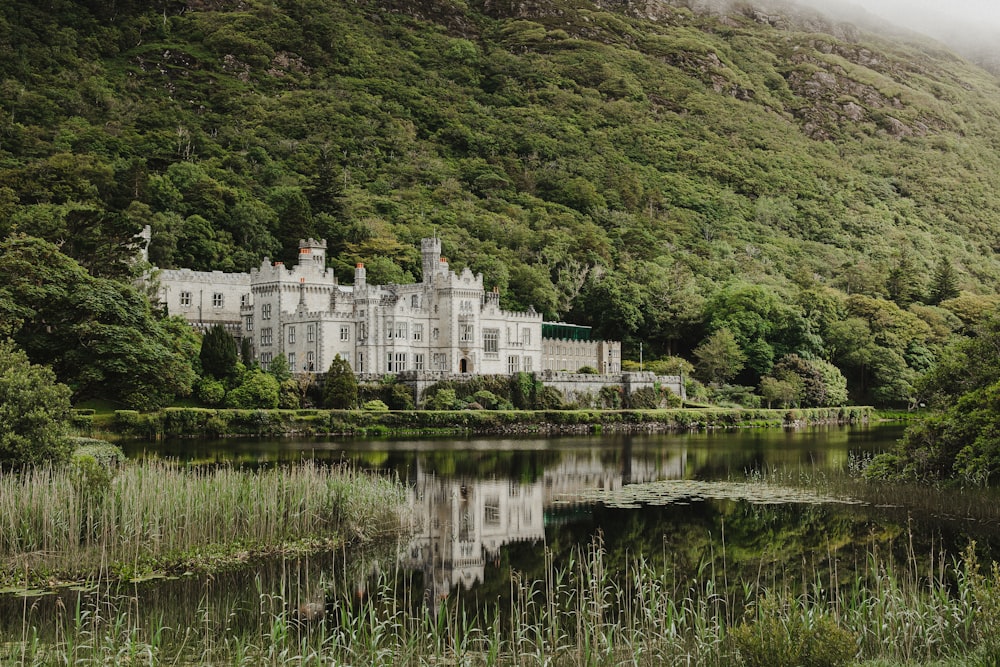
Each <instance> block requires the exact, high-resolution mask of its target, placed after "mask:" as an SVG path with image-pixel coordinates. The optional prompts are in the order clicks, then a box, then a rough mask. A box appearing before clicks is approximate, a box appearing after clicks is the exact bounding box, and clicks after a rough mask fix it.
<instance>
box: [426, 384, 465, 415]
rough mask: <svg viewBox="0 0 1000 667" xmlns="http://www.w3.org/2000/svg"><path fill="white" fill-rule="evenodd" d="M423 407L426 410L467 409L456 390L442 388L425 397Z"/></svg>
mask: <svg viewBox="0 0 1000 667" xmlns="http://www.w3.org/2000/svg"><path fill="white" fill-rule="evenodd" d="M423 407H424V409H425V410H459V409H461V408H463V407H465V402H464V401H463V400H461V399H460V398H458V396H457V395H456V394H455V390H454V389H452V388H449V387H442V388H440V389H438V390H437V391H435V392H434V393H432V394H430V395H427V396H425V398H424V405H423Z"/></svg>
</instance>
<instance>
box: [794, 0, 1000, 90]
mask: <svg viewBox="0 0 1000 667" xmlns="http://www.w3.org/2000/svg"><path fill="white" fill-rule="evenodd" d="M800 2H802V4H804V5H808V6H811V7H813V8H815V9H817V10H819V11H821V12H825V13H827V14H830V15H831V16H834V17H837V18H839V19H842V20H845V21H850V22H853V23H856V24H858V25H861V26H866V27H870V28H872V29H875V30H879V29H882V30H884V29H886V28H888V27H889V26H890V25H892V26H898V27H900V28H904V29H907V30H912V31H915V32H919V33H922V34H924V35H927V36H929V37H932V38H934V39H937V40H940V41H941V42H943V43H945V44H947V45H948V46H950V47H951V48H953V49H954V50H955V51H956V52H958V53H960V54H962V55H963V56H965V57H967V58H970V59H971V60H972V61H973V62H976V63H977V64H979V65H982V66H984V67H986V68H988V69H990V70H991V71H993V72H994V73H1000V69H998V67H1000V5H998V4H996V3H993V2H984V1H983V0H959V1H957V2H950V3H941V2H937V1H936V0H935V1H929V0H923V1H916V2H913V1H903V0H861V1H852V0H800Z"/></svg>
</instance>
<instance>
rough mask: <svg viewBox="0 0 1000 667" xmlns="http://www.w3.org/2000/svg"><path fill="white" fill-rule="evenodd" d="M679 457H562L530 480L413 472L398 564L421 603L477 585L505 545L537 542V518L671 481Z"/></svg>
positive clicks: (541, 529)
mask: <svg viewBox="0 0 1000 667" xmlns="http://www.w3.org/2000/svg"><path fill="white" fill-rule="evenodd" d="M686 460H687V455H686V452H684V451H683V450H681V451H680V452H678V453H675V454H674V455H672V456H670V457H667V458H660V457H658V458H656V459H640V458H635V457H633V456H631V452H628V450H627V449H626V453H625V455H624V456H623V457H622V459H621V460H620V461H618V462H617V464H616V465H615V466H610V465H609V464H608V463H607V462H606V461H602V460H601V457H600V456H599V454H598V453H597V452H594V451H593V450H590V451H586V452H580V453H579V454H577V455H574V454H569V455H565V456H564V457H563V460H562V461H561V462H560V463H559V464H557V465H554V466H551V467H547V468H546V470H545V471H544V473H543V474H542V476H541V478H540V479H538V480H536V481H533V482H527V483H526V482H520V481H516V480H508V479H489V480H486V479H472V478H464V479H462V478H445V477H440V476H437V475H435V474H433V473H428V472H425V471H423V470H421V468H420V465H419V464H418V466H417V470H416V471H415V473H414V474H412V475H411V477H410V486H409V490H408V499H407V500H408V503H409V508H410V510H411V513H410V517H409V521H410V524H411V525H410V527H411V529H412V540H411V541H410V543H409V545H408V546H407V547H406V548H405V549H404V550H403V552H402V553H401V556H400V564H401V565H402V566H403V567H404V568H406V569H409V570H421V571H423V574H424V582H425V591H424V595H425V597H426V599H427V602H428V603H433V601H436V600H440V599H443V598H445V597H447V596H448V595H449V594H450V593H451V592H452V591H453V590H455V589H456V588H458V587H461V588H463V589H466V590H468V589H470V588H471V587H472V586H474V585H475V584H478V583H482V582H483V579H484V576H485V570H486V565H487V564H488V563H491V562H498V561H499V557H500V549H501V547H503V546H504V545H506V544H510V543H513V542H532V543H538V544H539V548H542V547H543V546H544V543H545V518H546V513H547V511H548V513H549V515H550V516H551V515H552V511H553V509H555V508H556V507H567V506H572V504H573V499H574V497H577V496H579V495H580V494H581V493H583V492H588V491H593V490H615V489H619V488H621V487H622V486H624V485H626V484H637V483H643V482H653V481H657V480H663V479H679V478H682V477H683V476H684V470H685V465H686Z"/></svg>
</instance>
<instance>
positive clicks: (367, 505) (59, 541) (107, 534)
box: [0, 461, 403, 588]
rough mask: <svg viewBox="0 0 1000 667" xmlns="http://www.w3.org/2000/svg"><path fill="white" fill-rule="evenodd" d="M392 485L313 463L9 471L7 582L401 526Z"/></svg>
mask: <svg viewBox="0 0 1000 667" xmlns="http://www.w3.org/2000/svg"><path fill="white" fill-rule="evenodd" d="M402 500H403V499H402V490H401V488H400V487H399V485H397V484H395V483H393V482H392V481H389V480H384V479H378V478H373V477H369V476H365V475H362V474H359V473H356V472H353V471H351V470H343V469H339V468H330V467H324V466H318V465H315V464H312V463H303V464H300V465H296V466H292V467H289V468H272V469H266V470H244V469H236V468H233V467H229V466H223V467H218V468H187V467H184V466H179V465H175V464H171V463H165V462H156V461H153V462H141V463H128V464H125V465H124V466H122V467H121V468H120V469H108V468H104V467H102V466H91V467H85V468H79V467H65V468H56V467H42V468H36V469H33V470H27V471H22V472H20V473H16V474H15V473H3V472H0V563H2V565H0V588H3V587H4V586H24V585H26V584H27V585H30V584H37V583H45V582H50V581H61V580H79V579H85V578H92V577H95V576H97V575H99V574H103V575H104V576H106V575H108V574H110V575H111V576H112V577H120V578H132V577H138V576H144V575H148V574H150V573H152V572H156V571H164V570H167V571H169V570H182V571H183V570H185V569H209V570H210V569H212V568H213V567H220V566H225V565H226V564H228V563H231V562H238V561H241V560H246V559H249V558H252V557H254V556H256V555H263V554H268V553H276V552H279V551H287V550H293V549H300V550H301V549H310V548H320V547H322V546H325V545H328V544H336V543H340V542H343V541H346V540H353V539H364V538H371V537H375V536H377V535H379V534H380V533H388V532H392V531H395V530H396V529H398V526H399V524H398V521H399V519H398V511H397V510H398V508H399V507H400V505H401V503H402Z"/></svg>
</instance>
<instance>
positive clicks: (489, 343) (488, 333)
mask: <svg viewBox="0 0 1000 667" xmlns="http://www.w3.org/2000/svg"><path fill="white" fill-rule="evenodd" d="M499 351H500V330H499V329H483V352H485V353H486V354H497V353H498V352H499Z"/></svg>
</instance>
